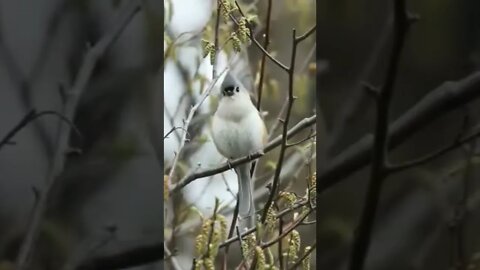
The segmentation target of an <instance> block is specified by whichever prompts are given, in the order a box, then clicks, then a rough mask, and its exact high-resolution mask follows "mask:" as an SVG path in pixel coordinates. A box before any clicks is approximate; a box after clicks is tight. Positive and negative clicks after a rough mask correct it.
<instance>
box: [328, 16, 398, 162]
mask: <svg viewBox="0 0 480 270" xmlns="http://www.w3.org/2000/svg"><path fill="white" fill-rule="evenodd" d="M392 24H393V21H392V20H391V19H389V20H388V22H387V23H386V24H385V26H384V29H383V30H382V31H381V33H380V37H379V38H378V40H377V41H376V42H375V45H374V46H373V48H374V49H373V50H372V51H371V53H370V55H369V57H368V60H367V61H366V63H365V66H363V67H362V69H361V73H360V74H359V75H358V77H357V79H356V80H355V82H354V83H355V85H354V88H353V89H352V90H351V91H349V92H348V95H349V97H348V100H347V101H346V104H345V105H344V106H342V107H343V108H341V109H340V111H339V113H338V116H337V117H336V118H335V120H334V121H333V122H332V123H333V125H334V126H333V128H332V131H331V134H330V135H329V139H328V141H327V146H326V149H327V152H328V153H330V154H331V153H332V152H333V150H334V149H333V148H334V147H335V146H336V145H337V144H338V141H339V140H340V139H341V138H342V135H343V133H344V131H345V128H346V127H348V125H349V124H350V123H351V122H352V121H353V119H354V117H355V116H356V115H357V113H358V109H359V108H361V105H362V104H363V103H364V102H365V100H366V97H367V95H366V92H365V91H364V89H363V86H362V85H361V81H362V80H365V81H366V80H368V77H369V76H370V74H371V73H372V71H373V69H374V68H375V66H376V64H377V63H378V59H379V57H380V55H381V52H382V51H383V50H384V48H385V45H386V44H387V41H388V36H389V35H390V33H391V29H392Z"/></svg>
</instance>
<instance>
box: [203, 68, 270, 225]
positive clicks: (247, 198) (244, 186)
mask: <svg viewBox="0 0 480 270" xmlns="http://www.w3.org/2000/svg"><path fill="white" fill-rule="evenodd" d="M219 96H220V97H219V101H218V107H217V110H216V111H215V113H214V115H213V119H212V139H213V142H214V144H215V146H216V148H217V150H218V152H219V153H220V154H221V155H222V156H224V157H225V158H227V160H228V161H230V160H233V159H237V158H241V157H245V156H250V155H252V154H254V153H260V154H263V149H264V147H265V145H266V144H267V129H266V126H265V122H264V121H263V119H262V117H261V115H260V112H259V111H258V110H257V108H256V107H255V105H254V104H253V102H252V100H251V98H250V93H249V91H248V90H247V89H246V88H245V87H244V85H243V84H242V83H241V81H240V80H238V79H237V78H236V77H235V76H234V74H232V73H231V72H227V74H226V75H225V78H224V80H223V82H222V84H221V86H220V93H219ZM251 166H252V164H251V162H248V163H244V164H241V165H238V166H236V167H235V168H234V170H235V172H236V174H237V178H238V200H239V202H238V205H239V208H238V210H239V211H238V215H239V223H240V224H239V227H240V229H241V230H245V229H248V228H252V227H254V226H255V224H256V215H255V205H254V200H253V183H252V179H251V175H250V169H251Z"/></svg>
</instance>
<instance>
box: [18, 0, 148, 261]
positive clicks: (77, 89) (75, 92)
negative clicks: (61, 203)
mask: <svg viewBox="0 0 480 270" xmlns="http://www.w3.org/2000/svg"><path fill="white" fill-rule="evenodd" d="M139 10H140V3H139V2H138V1H132V2H130V3H129V4H128V5H127V6H126V7H125V8H124V9H122V10H121V14H120V17H119V19H118V21H117V23H116V24H115V26H114V28H113V29H112V31H111V32H109V33H107V34H106V35H105V36H104V37H103V38H102V39H101V40H100V41H99V42H98V43H97V44H96V45H95V46H94V47H92V48H91V49H90V50H89V51H88V53H87V54H86V56H85V59H84V61H83V63H82V66H81V67H80V69H79V71H78V74H77V76H76V78H75V81H74V83H73V86H72V88H71V89H70V91H68V92H67V93H66V94H67V100H66V104H65V111H64V116H65V118H66V119H68V120H69V121H70V122H72V120H73V118H74V116H75V111H76V108H77V104H78V101H79V99H80V97H81V95H82V94H83V92H84V90H85V88H86V87H87V85H88V82H89V81H90V78H91V76H92V74H93V71H94V69H95V66H96V63H97V61H98V60H99V59H100V58H101V57H102V56H103V55H104V54H105V52H106V51H107V50H108V48H109V47H110V46H111V45H112V44H113V43H114V42H115V41H116V40H117V38H118V37H119V36H120V34H121V33H122V31H123V29H125V27H126V26H127V25H128V23H129V22H130V21H131V20H132V18H133V17H134V15H135V14H136V13H137V12H138V11H139ZM70 132H71V126H70V125H67V124H65V123H63V122H61V123H60V128H59V137H58V138H59V139H58V142H57V144H56V150H55V154H54V158H53V164H52V166H51V168H50V170H49V173H48V176H47V179H46V186H45V188H44V190H43V191H41V192H40V194H39V200H38V207H37V208H36V210H35V213H34V215H33V219H32V222H31V223H30V224H29V227H28V230H27V233H26V236H25V239H24V240H23V242H22V245H21V247H20V251H19V254H18V257H17V261H16V265H17V269H18V270H23V269H25V268H27V267H28V262H29V258H30V255H31V253H32V251H33V250H34V247H35V243H36V239H37V236H38V233H39V229H40V226H41V224H42V221H43V217H44V214H45V212H46V210H47V203H48V198H49V194H50V192H51V191H52V189H53V187H54V186H55V185H56V184H57V183H56V180H57V179H58V178H57V177H58V176H59V174H60V173H61V172H62V170H63V167H64V164H65V153H66V150H67V149H68V141H69V138H70Z"/></svg>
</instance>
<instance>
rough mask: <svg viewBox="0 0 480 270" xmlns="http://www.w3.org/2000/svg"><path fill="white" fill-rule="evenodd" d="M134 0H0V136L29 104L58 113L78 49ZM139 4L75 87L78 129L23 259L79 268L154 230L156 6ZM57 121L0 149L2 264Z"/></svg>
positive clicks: (38, 180)
mask: <svg viewBox="0 0 480 270" xmlns="http://www.w3.org/2000/svg"><path fill="white" fill-rule="evenodd" d="M133 2H135V1H133V0H132V1H131V0H128V1H127V0H112V1H110V0H108V1H89V0H46V1H31V0H20V1H7V0H4V1H0V89H1V90H0V123H1V124H0V138H4V136H5V135H6V134H7V133H8V132H9V131H10V130H12V129H13V127H14V126H15V125H16V124H17V123H19V122H20V120H21V119H22V118H23V117H24V116H25V115H26V114H27V113H28V112H29V111H30V110H32V109H36V110H37V112H42V111H55V112H59V113H61V112H62V110H63V105H64V104H63V103H64V98H68V90H69V89H70V87H71V86H72V84H73V83H74V81H75V79H76V76H77V72H78V71H79V69H80V67H81V66H82V61H83V59H84V57H85V55H86V54H87V52H88V51H89V49H90V48H91V47H92V46H95V44H96V42H97V41H99V40H100V39H101V38H102V37H104V36H105V35H107V34H111V33H112V31H113V28H115V26H118V24H119V14H120V13H122V12H123V13H124V10H125V8H127V6H129V5H130V6H131V4H132V3H133ZM139 2H141V10H140V11H139V12H137V13H136V14H135V15H134V16H133V17H132V18H131V20H129V21H128V23H127V25H126V27H125V28H124V29H123V31H122V32H121V34H120V35H119V37H118V39H117V40H115V41H114V43H113V45H112V46H110V47H109V48H108V49H107V51H106V53H105V54H104V55H100V57H99V59H98V62H97V65H96V67H95V69H94V70H93V73H92V76H91V78H90V80H89V81H88V83H87V86H86V88H85V91H84V92H83V94H82V95H81V96H80V100H79V103H78V106H77V110H76V113H75V119H74V124H75V125H76V127H77V128H78V130H79V132H80V134H81V135H80V136H79V135H78V134H76V133H75V132H72V135H71V138H70V143H69V146H70V148H69V149H66V153H65V155H66V157H67V158H66V164H65V168H64V169H63V170H62V172H61V174H60V175H59V176H58V177H59V180H58V182H59V185H58V186H56V188H55V192H53V194H52V196H51V197H50V198H49V203H48V206H47V207H48V210H47V213H46V218H45V219H44V222H43V223H42V224H41V226H40V235H39V241H37V242H36V244H35V247H34V252H33V255H32V263H31V266H32V267H33V268H31V269H49V270H51V269H76V267H77V266H78V265H79V264H81V262H82V261H84V260H88V259H91V258H94V257H97V256H103V255H105V254H113V253H115V252H116V251H118V250H121V249H122V248H124V247H129V246H137V245H138V243H144V242H145V241H146V240H149V241H150V240H155V239H156V241H158V242H160V241H161V240H162V238H163V229H162V226H163V224H162V205H163V200H162V180H161V179H162V169H163V168H162V162H163V161H162V160H161V159H159V158H158V157H159V156H161V154H159V153H161V150H160V149H161V148H159V147H157V145H160V144H161V142H162V141H161V138H160V137H161V132H160V126H161V123H162V120H161V118H160V116H161V111H160V110H159V108H161V106H162V103H161V87H162V85H161V83H162V77H163V76H162V73H161V57H162V55H161V48H162V44H161V32H160V31H161V29H162V25H161V23H162V19H163V15H162V7H161V5H160V3H158V1H150V0H145V1H139ZM123 13H122V14H123ZM62 89H63V90H62ZM58 125H59V119H58V117H56V116H55V115H45V116H42V117H41V118H38V119H37V120H35V121H33V122H32V123H30V124H28V125H27V126H26V127H25V128H23V129H22V130H20V132H18V133H17V134H16V136H14V137H13V138H12V139H11V141H10V142H11V143H14V144H8V145H5V146H3V147H2V148H1V149H0V269H13V268H10V267H12V262H13V261H15V258H16V256H17V254H18V249H19V246H20V244H21V241H22V239H23V235H24V233H25V232H26V230H27V226H28V224H29V223H30V222H31V220H32V212H33V211H34V206H35V204H36V199H35V198H36V196H35V192H34V191H35V190H37V191H38V192H42V191H44V190H45V187H46V184H45V183H46V178H47V173H48V170H49V168H50V166H51V164H52V158H53V153H54V150H55V145H56V143H57V142H58V139H57V134H56V133H57V128H58ZM157 135H158V136H157ZM160 265H161V263H157V264H156V265H151V266H148V267H143V268H137V269H159V267H160ZM67 266H68V267H70V268H68V267H67ZM103 269H104V268H103Z"/></svg>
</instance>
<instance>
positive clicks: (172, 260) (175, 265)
mask: <svg viewBox="0 0 480 270" xmlns="http://www.w3.org/2000/svg"><path fill="white" fill-rule="evenodd" d="M163 249H164V250H165V260H167V259H168V260H169V261H170V264H171V265H172V267H173V269H174V270H182V267H181V266H180V263H179V262H178V260H177V258H175V255H174V254H172V252H170V250H169V249H168V247H167V244H165V245H164V246H163Z"/></svg>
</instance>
